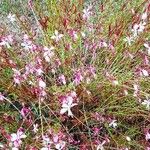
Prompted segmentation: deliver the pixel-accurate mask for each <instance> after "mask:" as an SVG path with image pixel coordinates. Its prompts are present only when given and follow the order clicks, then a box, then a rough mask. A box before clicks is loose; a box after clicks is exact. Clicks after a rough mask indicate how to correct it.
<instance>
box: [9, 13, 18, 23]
mask: <svg viewBox="0 0 150 150" xmlns="http://www.w3.org/2000/svg"><path fill="white" fill-rule="evenodd" d="M7 18H8V19H9V20H10V22H14V21H16V18H15V14H11V13H10V14H9V15H8V16H7Z"/></svg>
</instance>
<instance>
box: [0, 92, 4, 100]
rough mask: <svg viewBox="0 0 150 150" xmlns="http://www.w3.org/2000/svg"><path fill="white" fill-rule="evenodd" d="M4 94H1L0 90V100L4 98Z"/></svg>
mask: <svg viewBox="0 0 150 150" xmlns="http://www.w3.org/2000/svg"><path fill="white" fill-rule="evenodd" d="M4 98H5V97H4V96H3V95H2V94H1V92H0V101H3V100H4Z"/></svg>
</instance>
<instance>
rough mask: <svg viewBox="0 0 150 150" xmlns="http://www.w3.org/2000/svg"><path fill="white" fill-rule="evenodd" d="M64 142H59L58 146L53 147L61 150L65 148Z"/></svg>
mask: <svg viewBox="0 0 150 150" xmlns="http://www.w3.org/2000/svg"><path fill="white" fill-rule="evenodd" d="M65 144H66V143H65V142H64V141H60V142H59V143H58V144H56V145H55V148H56V149H57V150H62V149H63V148H64V147H65Z"/></svg>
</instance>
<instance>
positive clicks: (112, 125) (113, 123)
mask: <svg viewBox="0 0 150 150" xmlns="http://www.w3.org/2000/svg"><path fill="white" fill-rule="evenodd" d="M109 127H113V128H116V127H117V120H112V122H111V123H109Z"/></svg>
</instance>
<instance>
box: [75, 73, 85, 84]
mask: <svg viewBox="0 0 150 150" xmlns="http://www.w3.org/2000/svg"><path fill="white" fill-rule="evenodd" d="M74 77H75V78H74V81H73V83H74V84H75V85H78V84H80V82H81V81H82V80H83V76H82V74H81V73H80V72H79V71H78V72H76V73H75V75H74Z"/></svg>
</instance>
